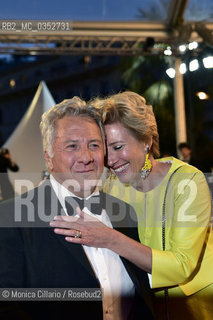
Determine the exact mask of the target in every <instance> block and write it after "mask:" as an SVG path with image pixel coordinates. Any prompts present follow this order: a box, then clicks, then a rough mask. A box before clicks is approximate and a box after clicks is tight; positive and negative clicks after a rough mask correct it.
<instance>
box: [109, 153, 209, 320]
mask: <svg viewBox="0 0 213 320" xmlns="http://www.w3.org/2000/svg"><path fill="white" fill-rule="evenodd" d="M158 161H162V162H170V163H171V167H170V170H169V172H168V174H167V175H166V176H165V178H164V179H163V180H162V181H161V183H160V184H159V185H157V186H156V187H155V188H154V189H153V190H151V191H149V192H145V193H144V192H139V191H137V190H136V189H134V188H133V187H131V186H129V185H123V184H121V183H120V182H119V180H118V179H117V178H114V179H108V181H107V182H106V184H105V188H104V190H105V192H108V193H110V194H111V195H113V196H115V197H118V198H120V199H122V200H124V201H126V202H128V203H129V204H131V205H132V206H133V207H134V209H135V211H136V213H137V217H138V232H139V237H140V241H141V243H143V244H144V245H146V246H149V247H151V248H152V275H151V276H149V277H150V284H151V287H152V291H153V292H154V296H155V304H154V309H155V311H156V315H157V316H156V319H166V316H165V314H166V313H167V319H171V320H175V319H181V320H183V319H199V320H201V319H205V320H206V319H207V320H208V319H212V318H213V233H212V229H211V226H210V218H211V198H210V194H209V188H208V184H207V182H206V179H205V176H204V175H203V173H202V172H201V171H199V170H198V169H196V168H195V167H192V166H190V165H188V164H186V163H184V162H182V161H180V160H178V159H176V158H173V157H169V158H163V159H159V160H158ZM163 220H164V222H165V226H164V227H163ZM164 246H165V248H164ZM165 289H166V290H165ZM167 291H168V292H167Z"/></svg>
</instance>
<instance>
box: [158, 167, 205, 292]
mask: <svg viewBox="0 0 213 320" xmlns="http://www.w3.org/2000/svg"><path fill="white" fill-rule="evenodd" d="M173 187H174V188H173V194H172V195H171V192H170V194H168V195H167V206H166V208H167V209H166V210H165V212H166V217H167V222H166V232H165V239H166V240H165V243H166V248H165V251H163V250H156V249H152V287H153V288H159V287H168V286H173V285H179V284H184V283H187V282H189V281H190V280H191V279H192V278H193V277H194V275H195V274H196V272H197V269H199V259H201V258H202V254H201V252H202V249H203V248H204V243H205V239H206V236H207V230H208V225H209V219H210V214H211V200H210V194H209V188H208V185H207V182H206V179H205V177H204V175H203V174H202V173H201V172H200V171H194V172H189V173H186V172H184V173H182V174H179V175H177V174H176V178H175V179H174V181H173ZM171 189H172V188H171ZM168 202H170V204H169V203H168ZM171 208H173V209H172V211H173V212H170V211H169V210H171ZM168 211H169V212H168ZM171 213H172V214H171Z"/></svg>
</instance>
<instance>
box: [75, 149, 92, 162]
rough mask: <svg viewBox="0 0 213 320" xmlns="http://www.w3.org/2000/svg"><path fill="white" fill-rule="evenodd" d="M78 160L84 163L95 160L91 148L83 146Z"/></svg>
mask: <svg viewBox="0 0 213 320" xmlns="http://www.w3.org/2000/svg"><path fill="white" fill-rule="evenodd" d="M78 161H79V162H83V163H84V164H87V163H89V162H91V161H93V156H92V152H91V150H90V149H89V148H82V149H81V150H80V152H79V157H78Z"/></svg>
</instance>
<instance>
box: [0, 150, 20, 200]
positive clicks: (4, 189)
mask: <svg viewBox="0 0 213 320" xmlns="http://www.w3.org/2000/svg"><path fill="white" fill-rule="evenodd" d="M8 169H10V170H11V171H14V172H16V171H18V170H19V167H18V166H17V164H16V163H15V162H14V161H13V159H12V157H11V154H10V151H9V150H8V149H6V148H0V188H1V201H2V200H6V199H9V198H12V197H14V190H13V186H12V184H11V182H10V180H9V177H8V173H7V170H8Z"/></svg>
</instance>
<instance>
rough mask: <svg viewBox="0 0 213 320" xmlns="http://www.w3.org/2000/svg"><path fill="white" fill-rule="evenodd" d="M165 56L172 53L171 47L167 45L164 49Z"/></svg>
mask: <svg viewBox="0 0 213 320" xmlns="http://www.w3.org/2000/svg"><path fill="white" fill-rule="evenodd" d="M164 54H165V56H171V55H172V50H171V47H167V48H166V50H164Z"/></svg>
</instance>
